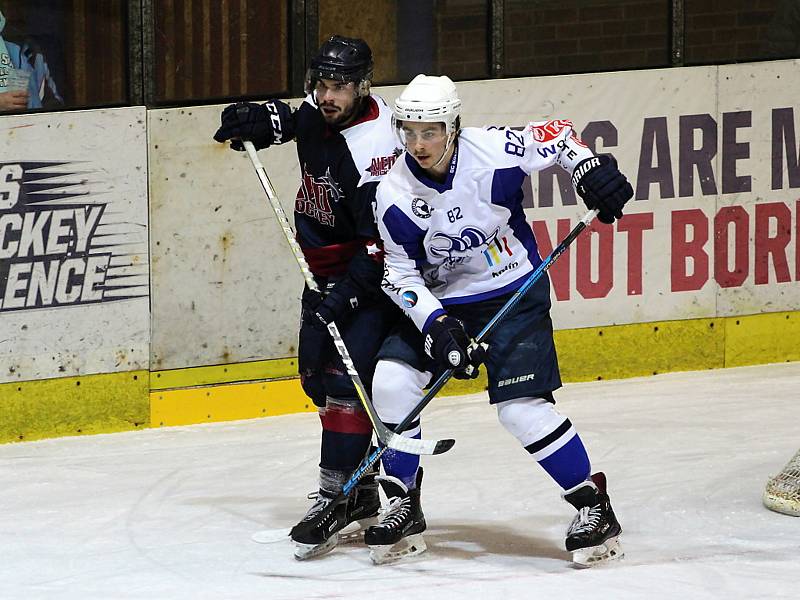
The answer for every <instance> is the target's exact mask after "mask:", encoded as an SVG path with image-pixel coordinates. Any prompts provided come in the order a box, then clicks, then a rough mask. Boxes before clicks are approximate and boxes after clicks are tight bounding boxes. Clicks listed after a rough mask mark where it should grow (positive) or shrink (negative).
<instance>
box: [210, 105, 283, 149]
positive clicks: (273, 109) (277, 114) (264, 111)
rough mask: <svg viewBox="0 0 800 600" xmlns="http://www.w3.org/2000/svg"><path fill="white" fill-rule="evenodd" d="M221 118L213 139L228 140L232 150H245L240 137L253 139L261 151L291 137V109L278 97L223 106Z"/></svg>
mask: <svg viewBox="0 0 800 600" xmlns="http://www.w3.org/2000/svg"><path fill="white" fill-rule="evenodd" d="M220 121H221V125H220V128H219V129H217V132H216V133H215V134H214V139H215V140H216V141H218V142H225V141H228V140H230V142H231V148H233V149H234V150H239V151H242V150H244V145H243V144H242V140H249V141H251V142H253V145H254V146H255V147H256V150H261V149H262V148H269V147H270V146H271V145H272V144H283V143H284V142H288V141H291V140H292V139H294V121H293V118H292V109H291V108H289V105H288V104H286V103H285V102H281V101H280V100H270V101H268V102H265V103H264V104H255V103H253V102H237V103H236V104H231V105H229V106H226V107H225V108H224V109H223V111H222V115H221V116H220Z"/></svg>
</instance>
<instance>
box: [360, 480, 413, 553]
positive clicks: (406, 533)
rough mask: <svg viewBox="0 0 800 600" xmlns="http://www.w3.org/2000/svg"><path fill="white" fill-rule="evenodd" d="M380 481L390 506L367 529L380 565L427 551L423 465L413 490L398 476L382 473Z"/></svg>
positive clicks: (365, 534)
mask: <svg viewBox="0 0 800 600" xmlns="http://www.w3.org/2000/svg"><path fill="white" fill-rule="evenodd" d="M378 481H379V482H380V484H381V487H382V488H383V491H384V492H385V493H386V497H387V498H388V499H389V506H387V507H386V509H385V510H384V511H382V514H381V517H380V522H379V523H378V524H377V525H373V526H372V527H370V528H369V529H367V531H366V532H365V533H364V542H365V543H366V544H367V545H368V546H369V547H370V555H369V557H370V558H371V559H372V562H373V563H375V564H376V565H380V564H383V563H387V562H390V561H393V560H397V559H399V558H403V557H405V556H415V555H417V554H421V553H423V552H425V550H426V549H427V546H426V545H425V540H424V539H423V538H422V532H423V531H425V527H426V525H425V515H423V514H422V507H421V506H420V488H421V485H422V469H421V468H420V469H419V471H417V487H416V488H414V489H413V490H409V489H408V488H407V487H406V486H405V484H404V483H403V482H402V481H400V480H399V479H397V478H396V477H378Z"/></svg>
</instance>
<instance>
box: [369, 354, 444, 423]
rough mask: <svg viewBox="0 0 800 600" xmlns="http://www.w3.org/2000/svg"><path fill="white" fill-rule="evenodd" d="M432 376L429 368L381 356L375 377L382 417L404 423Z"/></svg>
mask: <svg viewBox="0 0 800 600" xmlns="http://www.w3.org/2000/svg"><path fill="white" fill-rule="evenodd" d="M430 379H431V374H430V373H429V372H427V371H417V370H416V369H414V368H413V367H411V366H409V365H407V364H406V363H404V362H400V361H396V360H379V361H378V365H377V366H376V367H375V375H374V377H373V378H372V402H373V404H374V405H375V410H377V411H378V416H380V418H381V421H383V422H385V423H400V422H402V421H403V419H405V418H406V415H408V413H409V412H411V409H413V408H414V406H416V404H417V403H418V402H419V401H420V400H421V399H422V396H423V390H424V388H425V386H426V385H427V384H428V382H429V381H430Z"/></svg>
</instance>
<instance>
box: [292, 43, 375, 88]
mask: <svg viewBox="0 0 800 600" xmlns="http://www.w3.org/2000/svg"><path fill="white" fill-rule="evenodd" d="M372 66H373V63H372V50H370V47H369V45H368V44H367V42H365V41H364V40H362V39H360V38H348V37H344V36H341V35H332V36H331V37H330V38H329V39H328V40H326V41H325V42H324V43H323V44H322V46H320V48H319V51H318V52H317V55H316V56H314V57H313V58H312V59H311V66H310V67H309V69H308V73H307V75H306V92H310V91H311V90H312V89H314V86H315V85H316V82H317V81H318V80H319V79H333V80H335V81H343V82H350V81H352V82H354V83H355V84H356V90H357V92H358V95H359V96H366V95H368V94H369V86H370V82H371V81H372Z"/></svg>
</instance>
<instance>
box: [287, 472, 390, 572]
mask: <svg viewBox="0 0 800 600" xmlns="http://www.w3.org/2000/svg"><path fill="white" fill-rule="evenodd" d="M337 495H338V494H334V493H333V492H327V491H325V490H319V492H314V493H312V494H309V498H311V499H315V500H316V502H315V503H314V504H313V505H312V506H311V508H310V509H309V510H308V512H307V513H306V515H305V516H304V517H303V518H302V519H301V520H300V522H299V523H298V524H297V525H295V526H294V527H292V530H291V531H290V532H289V535H290V536H291V538H292V541H293V542H294V543H295V551H294V557H295V558H296V559H297V560H306V559H309V558H314V557H316V556H321V555H323V554H326V553H328V552H330V551H331V550H333V549H334V548H335V547H336V546H337V545H338V544H346V543H352V542H360V541H362V540H363V539H364V536H363V532H364V530H365V529H366V528H367V527H369V526H370V525H373V524H375V523H376V522H377V520H378V519H377V516H378V510H379V509H380V506H381V504H380V497H379V495H378V484H377V483H376V482H375V474H374V473H370V474H368V475H365V476H364V478H363V479H362V480H361V481H359V483H358V485H357V486H356V488H355V489H354V490H353V493H352V494H351V495H350V496H349V497H348V498H347V499H346V500H344V501H341V500H339V501H338V502H337V505H336V506H335V507H334V508H333V510H332V511H330V512H329V513H328V514H327V515H326V514H325V513H326V509H327V508H328V506H329V505H330V504H331V503H332V502H335V501H336V500H335V499H336V496H337Z"/></svg>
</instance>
